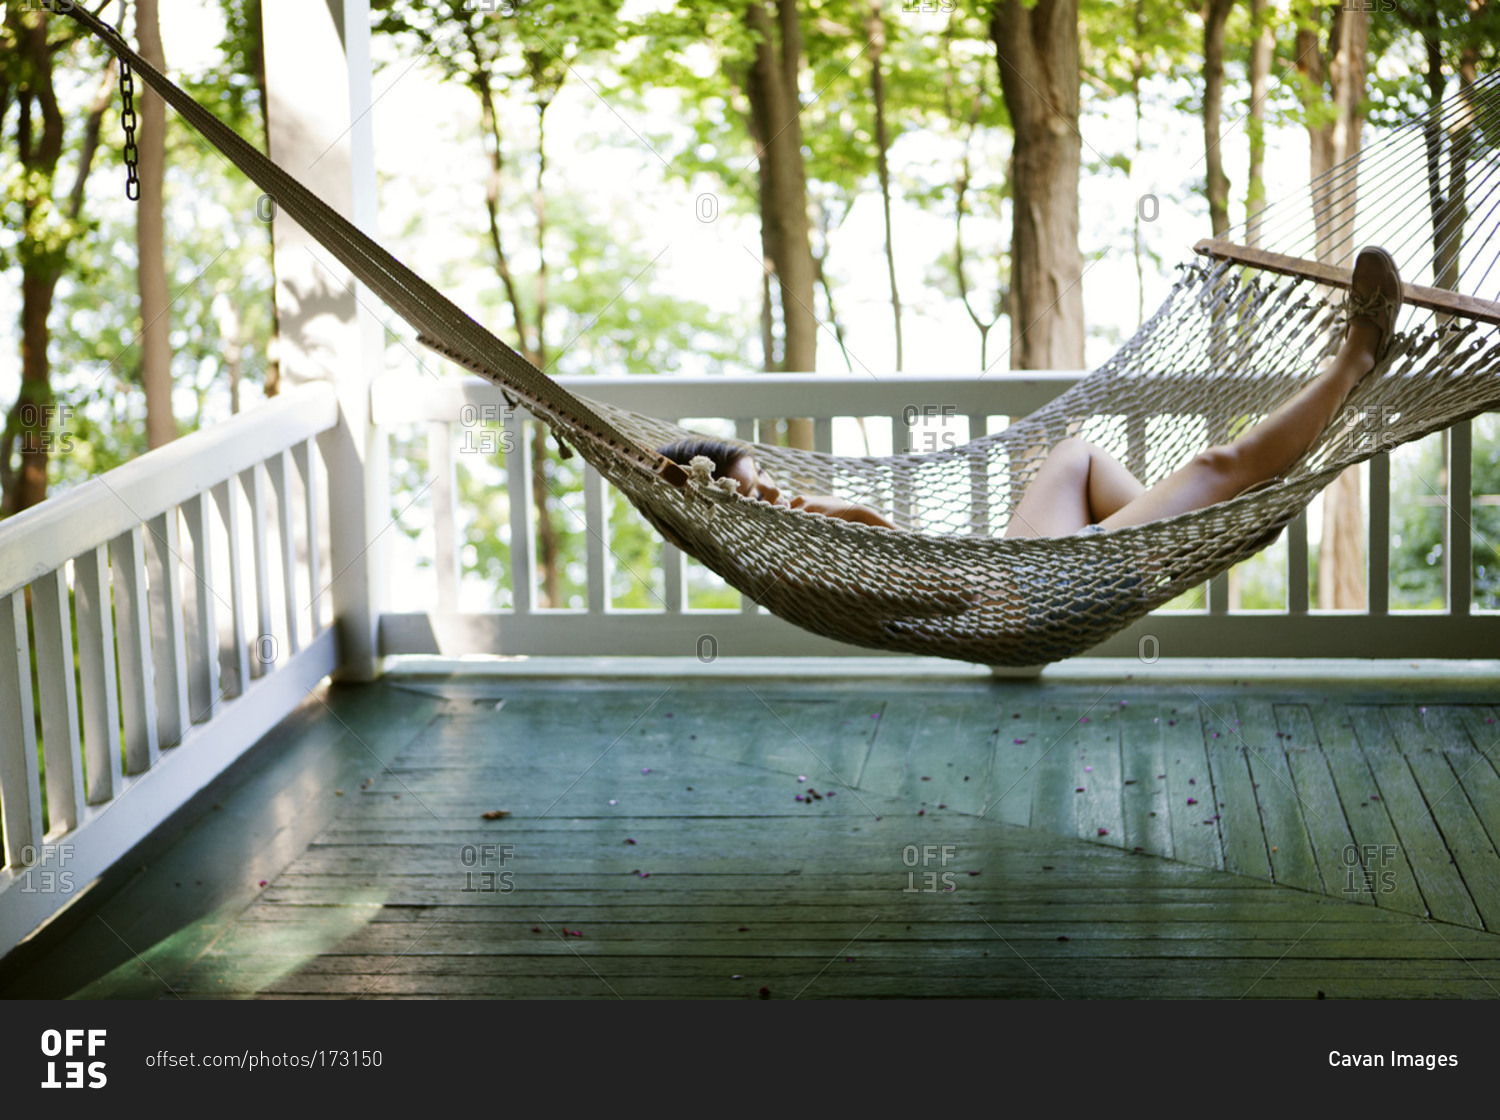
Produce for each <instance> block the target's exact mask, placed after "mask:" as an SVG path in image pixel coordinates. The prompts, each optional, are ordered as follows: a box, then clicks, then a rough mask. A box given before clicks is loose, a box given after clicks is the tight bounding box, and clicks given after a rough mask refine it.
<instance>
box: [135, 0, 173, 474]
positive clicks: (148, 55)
mask: <svg viewBox="0 0 1500 1120" xmlns="http://www.w3.org/2000/svg"><path fill="white" fill-rule="evenodd" d="M135 12H136V15H135V22H136V39H137V41H138V42H139V44H140V52H141V57H142V58H144V59H145V60H146V61H147V62H149V63H151V65H153V66H155V67H156V68H157V69H158V70H160V71H162V72H163V73H165V72H166V69H167V63H166V58H165V56H164V55H163V53H162V45H161V25H160V23H159V21H158V18H157V0H137V3H136V7H135ZM136 97H137V99H138V100H139V104H140V121H141V125H140V130H139V133H138V141H137V142H138V144H139V147H140V165H139V174H140V181H141V197H140V201H139V202H138V203H137V204H136V210H135V239H136V254H137V266H136V280H137V284H138V285H139V288H140V296H141V324H142V326H141V387H142V389H144V390H145V393H146V446H147V447H161V446H162V445H163V444H166V443H170V442H171V441H172V440H174V439H176V438H177V422H176V420H174V419H173V417H172V343H171V335H172V308H171V297H170V296H169V295H168V294H167V260H166V229H165V205H164V201H163V197H162V196H163V188H164V187H165V183H166V165H167V107H166V104H165V102H163V101H162V99H161V98H160V97H158V96H157V95H156V93H155V92H154V91H153V90H151V89H149V88H148V87H146V86H145V85H144V84H142V85H141V87H140V88H139V90H138V91H137V93H136Z"/></svg>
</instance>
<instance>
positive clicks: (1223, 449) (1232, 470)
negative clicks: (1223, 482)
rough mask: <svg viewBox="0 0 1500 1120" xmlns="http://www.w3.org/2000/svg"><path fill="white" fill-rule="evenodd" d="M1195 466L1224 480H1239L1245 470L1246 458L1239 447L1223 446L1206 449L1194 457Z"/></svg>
mask: <svg viewBox="0 0 1500 1120" xmlns="http://www.w3.org/2000/svg"><path fill="white" fill-rule="evenodd" d="M1193 464H1194V466H1196V467H1198V468H1199V469H1200V470H1205V471H1211V472H1212V473H1214V474H1216V475H1220V476H1222V477H1224V478H1238V477H1239V476H1240V474H1241V473H1242V472H1243V470H1244V457H1243V456H1242V455H1241V454H1240V451H1239V449H1238V448H1237V447H1235V446H1233V445H1232V444H1223V445H1219V446H1215V447H1207V448H1204V449H1203V450H1202V451H1200V452H1198V454H1196V455H1194V456H1193Z"/></svg>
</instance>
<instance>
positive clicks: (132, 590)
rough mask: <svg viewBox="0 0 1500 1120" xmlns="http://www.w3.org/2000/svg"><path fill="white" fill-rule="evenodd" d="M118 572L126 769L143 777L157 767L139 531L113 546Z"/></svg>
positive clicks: (143, 554) (117, 625) (148, 625)
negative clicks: (142, 774) (145, 772)
mask: <svg viewBox="0 0 1500 1120" xmlns="http://www.w3.org/2000/svg"><path fill="white" fill-rule="evenodd" d="M109 558H110V565H111V568H112V569H113V572H114V589H115V628H116V630H117V631H118V632H119V645H118V649H119V660H120V715H121V717H122V719H123V720H124V724H125V769H126V772H127V773H130V774H139V773H141V772H143V771H145V770H149V769H150V768H151V767H152V766H154V765H155V764H156V758H157V753H158V750H159V746H160V740H159V739H158V738H157V730H156V686H155V684H154V682H153V681H152V679H151V678H152V676H153V674H152V671H151V612H150V609H149V607H148V605H147V602H146V545H145V541H144V540H143V539H142V533H141V528H140V526H136V527H135V528H134V529H132V530H130V531H129V532H128V533H121V534H120V535H119V536H118V537H116V538H115V539H114V540H113V541H112V542H110V546H109Z"/></svg>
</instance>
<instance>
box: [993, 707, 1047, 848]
mask: <svg viewBox="0 0 1500 1120" xmlns="http://www.w3.org/2000/svg"><path fill="white" fill-rule="evenodd" d="M1042 695H1043V693H1042V692H1040V691H1034V692H1027V693H1023V694H1020V695H1013V696H1012V697H1011V699H1010V703H1009V704H1006V705H1004V706H1003V707H1002V710H1001V712H1000V713H999V715H998V716H997V719H996V725H997V726H998V727H999V728H1000V730H999V731H998V732H996V735H995V754H994V762H993V763H992V765H991V768H990V781H989V786H988V788H987V789H986V790H985V808H984V809H983V810H981V812H980V815H981V816H984V817H987V818H988V819H990V820H997V821H1003V822H1004V823H1006V824H1013V825H1019V826H1020V827H1022V828H1025V827H1027V826H1029V825H1030V824H1031V798H1032V788H1033V785H1034V784H1035V782H1036V763H1037V759H1039V758H1040V757H1041V754H1042V750H1043V749H1044V746H1045V744H1044V743H1043V742H1042V708H1043V707H1044V705H1042V704H1041V703H1040V699H1039V698H1040V696H1042ZM1053 714H1055V713H1053Z"/></svg>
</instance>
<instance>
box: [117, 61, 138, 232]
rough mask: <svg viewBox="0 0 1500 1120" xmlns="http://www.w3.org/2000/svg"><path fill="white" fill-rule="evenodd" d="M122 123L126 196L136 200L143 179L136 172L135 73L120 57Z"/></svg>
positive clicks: (133, 200)
mask: <svg viewBox="0 0 1500 1120" xmlns="http://www.w3.org/2000/svg"><path fill="white" fill-rule="evenodd" d="M120 97H121V99H122V101H123V102H124V104H123V105H122V107H121V109H120V124H121V126H122V127H123V128H124V129H125V197H126V198H128V199H130V201H132V202H135V201H137V200H139V199H140V197H141V180H140V177H139V176H138V175H137V174H136V163H137V161H138V160H139V158H140V152H139V151H138V150H137V149H136V146H135V124H136V121H135V99H134V98H135V75H134V74H132V73H131V72H130V63H128V62H126V61H125V60H124V59H123V58H121V59H120Z"/></svg>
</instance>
